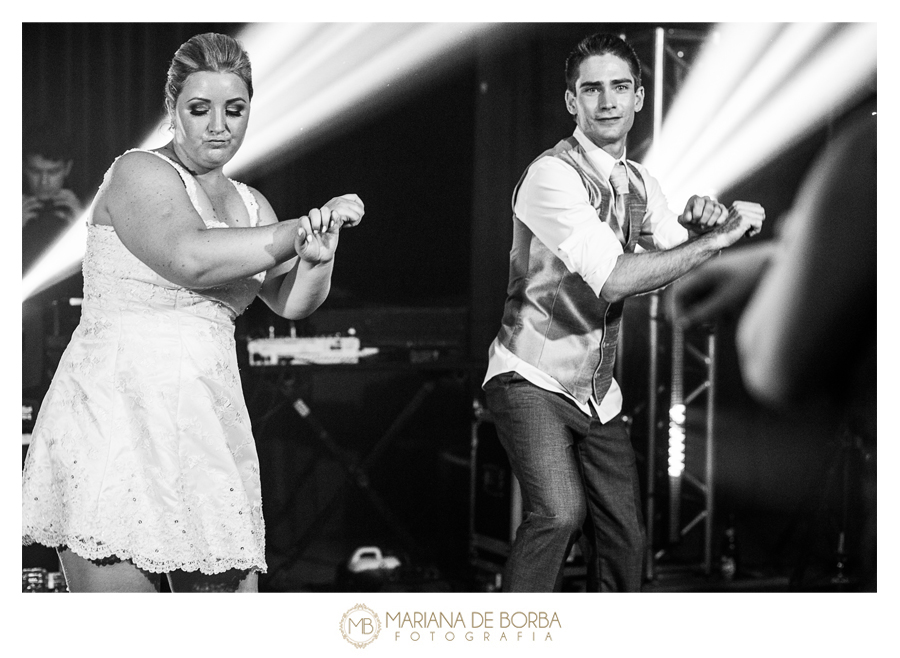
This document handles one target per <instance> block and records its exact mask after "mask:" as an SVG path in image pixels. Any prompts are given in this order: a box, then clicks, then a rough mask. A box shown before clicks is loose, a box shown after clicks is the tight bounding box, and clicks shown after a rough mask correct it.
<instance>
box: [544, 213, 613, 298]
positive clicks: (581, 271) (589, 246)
mask: <svg viewBox="0 0 900 658" xmlns="http://www.w3.org/2000/svg"><path fill="white" fill-rule="evenodd" d="M623 253H625V252H624V250H623V249H622V243H621V242H619V240H618V238H616V235H615V233H613V231H612V229H611V228H610V227H609V226H607V225H606V224H605V223H603V222H592V223H590V224H585V225H582V226H578V227H576V228H575V229H574V230H573V231H572V234H571V235H569V237H568V238H566V239H565V240H563V241H562V242H561V243H560V244H559V256H560V258H561V259H562V261H563V262H564V263H565V264H566V267H568V268H569V271H570V272H574V273H576V274H578V275H579V276H581V278H582V279H584V281H585V283H587V284H588V285H589V286H590V287H591V290H593V291H594V294H596V295H597V297H599V296H600V291H601V290H602V288H603V285H604V284H605V283H606V280H607V279H608V278H609V275H610V274H611V273H612V271H613V269H614V268H615V267H616V263H617V262H618V260H619V256H621V255H622V254H623Z"/></svg>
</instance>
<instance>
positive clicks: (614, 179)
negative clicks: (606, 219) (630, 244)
mask: <svg viewBox="0 0 900 658" xmlns="http://www.w3.org/2000/svg"><path fill="white" fill-rule="evenodd" d="M609 184H610V187H612V189H613V196H614V197H615V203H614V204H612V212H611V213H610V219H611V220H612V221H611V222H610V223H611V225H612V229H613V231H615V233H616V236H617V237H618V238H619V241H620V242H622V244H625V243H626V242H627V240H628V229H629V226H628V216H627V215H626V212H625V195H626V194H628V171H627V170H626V169H625V164H624V163H623V162H622V161H621V160H620V161H618V162H616V164H615V166H614V167H613V170H612V173H611V174H610V175H609Z"/></svg>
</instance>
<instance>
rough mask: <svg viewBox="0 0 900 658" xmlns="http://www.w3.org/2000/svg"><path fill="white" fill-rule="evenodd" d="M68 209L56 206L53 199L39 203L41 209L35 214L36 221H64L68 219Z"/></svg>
mask: <svg viewBox="0 0 900 658" xmlns="http://www.w3.org/2000/svg"><path fill="white" fill-rule="evenodd" d="M68 214H69V209H68V208H67V207H66V206H63V205H60V204H57V203H56V202H55V201H54V200H53V199H46V200H44V201H41V207H40V209H39V210H38V212H37V217H35V219H36V220H40V221H42V222H46V221H57V222H58V221H66V220H67V219H68Z"/></svg>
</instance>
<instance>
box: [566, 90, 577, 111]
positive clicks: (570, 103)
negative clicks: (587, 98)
mask: <svg viewBox="0 0 900 658" xmlns="http://www.w3.org/2000/svg"><path fill="white" fill-rule="evenodd" d="M566 109H567V110H568V111H569V114H571V115H572V116H575V115H576V114H578V109H577V108H576V107H575V94H573V93H572V92H571V91H569V90H568V89H566Z"/></svg>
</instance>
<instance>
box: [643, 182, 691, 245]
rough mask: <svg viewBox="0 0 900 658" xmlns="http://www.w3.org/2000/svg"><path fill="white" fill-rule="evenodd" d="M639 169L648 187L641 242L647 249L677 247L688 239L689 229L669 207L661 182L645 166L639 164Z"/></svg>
mask: <svg viewBox="0 0 900 658" xmlns="http://www.w3.org/2000/svg"><path fill="white" fill-rule="evenodd" d="M639 169H640V172H641V177H642V178H643V179H644V185H645V187H646V189H647V214H646V215H645V216H644V222H643V224H642V225H641V237H640V240H639V244H640V246H641V247H642V248H643V249H645V250H653V249H671V248H672V247H677V246H678V245H680V244H681V243H682V242H685V241H686V240H687V239H688V237H689V234H688V231H687V229H686V228H684V227H683V226H682V225H681V224H679V223H678V215H676V214H675V213H674V212H672V210H671V209H670V208H669V202H668V200H667V199H666V195H665V194H663V191H662V188H661V187H660V186H659V182H658V181H657V180H656V179H655V178H654V177H653V176H651V175H650V174H649V173H648V172H647V170H646V169H644V168H643V167H640V166H639Z"/></svg>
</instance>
